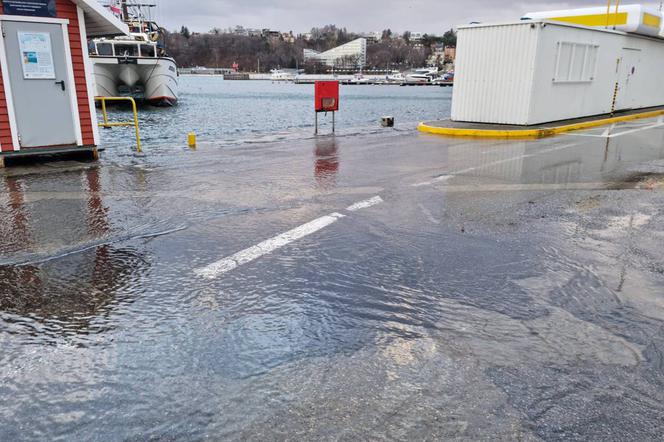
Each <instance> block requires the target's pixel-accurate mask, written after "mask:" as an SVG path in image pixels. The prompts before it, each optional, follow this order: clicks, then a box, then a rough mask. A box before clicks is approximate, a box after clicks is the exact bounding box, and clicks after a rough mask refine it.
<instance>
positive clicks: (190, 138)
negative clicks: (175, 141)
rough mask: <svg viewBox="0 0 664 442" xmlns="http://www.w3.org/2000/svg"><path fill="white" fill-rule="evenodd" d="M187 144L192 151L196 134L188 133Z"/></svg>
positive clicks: (194, 146)
mask: <svg viewBox="0 0 664 442" xmlns="http://www.w3.org/2000/svg"><path fill="white" fill-rule="evenodd" d="M187 144H189V147H191V148H192V149H195V148H196V134H195V133H193V132H189V135H188V136H187Z"/></svg>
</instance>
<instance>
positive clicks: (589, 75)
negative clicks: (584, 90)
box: [553, 41, 600, 84]
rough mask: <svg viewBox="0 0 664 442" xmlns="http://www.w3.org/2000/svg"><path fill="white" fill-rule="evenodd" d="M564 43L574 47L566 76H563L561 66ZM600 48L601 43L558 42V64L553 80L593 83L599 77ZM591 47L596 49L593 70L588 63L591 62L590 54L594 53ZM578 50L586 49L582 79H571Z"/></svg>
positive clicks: (559, 82) (563, 82) (555, 81)
mask: <svg viewBox="0 0 664 442" xmlns="http://www.w3.org/2000/svg"><path fill="white" fill-rule="evenodd" d="M563 45H570V46H571V48H572V53H571V56H570V63H569V67H568V69H567V72H566V74H567V76H566V78H562V75H561V74H562V73H561V72H560V67H561V65H560V63H561V56H562V47H563ZM599 48H600V46H599V45H597V44H592V43H577V42H573V41H559V42H558V44H557V45H556V66H555V70H554V73H553V82H554V83H556V84H577V83H592V82H593V81H595V79H596V78H597V65H598V63H597V61H598V58H599ZM591 49H593V50H594V55H595V60H594V63H595V65H594V66H593V67H592V72H588V71H589V70H590V68H589V66H588V63H589V62H590V58H589V56H590V54H591V53H592V52H591ZM577 50H582V51H584V54H583V67H582V69H581V79H578V80H575V79H570V75H571V74H572V72H573V70H574V58H575V55H576V51H577Z"/></svg>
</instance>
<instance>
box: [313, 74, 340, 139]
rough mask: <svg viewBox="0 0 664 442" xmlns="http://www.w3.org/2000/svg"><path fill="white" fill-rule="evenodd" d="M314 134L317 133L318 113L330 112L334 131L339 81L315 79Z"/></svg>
mask: <svg viewBox="0 0 664 442" xmlns="http://www.w3.org/2000/svg"><path fill="white" fill-rule="evenodd" d="M315 89H316V93H315V111H316V132H315V133H316V135H318V114H319V113H320V112H325V113H328V112H332V132H333V133H334V129H335V127H334V125H335V122H334V114H335V113H336V112H337V111H338V110H339V82H338V81H317V82H316V84H315Z"/></svg>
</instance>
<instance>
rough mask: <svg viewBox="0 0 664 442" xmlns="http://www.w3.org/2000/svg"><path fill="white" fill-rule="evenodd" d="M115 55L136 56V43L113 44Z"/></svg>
mask: <svg viewBox="0 0 664 442" xmlns="http://www.w3.org/2000/svg"><path fill="white" fill-rule="evenodd" d="M115 55H116V56H118V57H138V45H135V44H131V45H128V44H117V43H116V44H115Z"/></svg>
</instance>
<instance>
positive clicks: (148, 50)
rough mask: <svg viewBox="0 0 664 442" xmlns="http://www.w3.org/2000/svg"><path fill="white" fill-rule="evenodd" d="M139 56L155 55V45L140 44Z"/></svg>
mask: <svg viewBox="0 0 664 442" xmlns="http://www.w3.org/2000/svg"><path fill="white" fill-rule="evenodd" d="M141 56H142V57H154V56H156V51H155V46H154V45H141Z"/></svg>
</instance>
